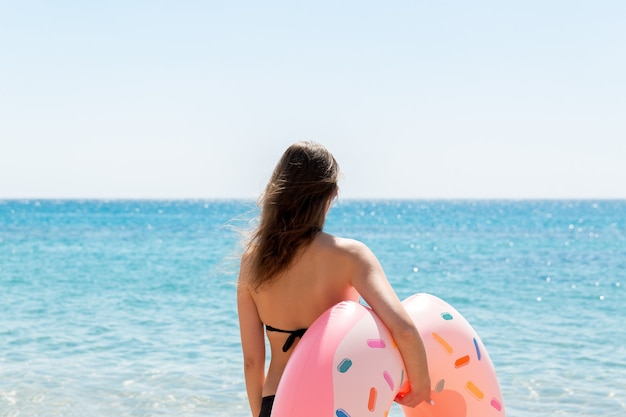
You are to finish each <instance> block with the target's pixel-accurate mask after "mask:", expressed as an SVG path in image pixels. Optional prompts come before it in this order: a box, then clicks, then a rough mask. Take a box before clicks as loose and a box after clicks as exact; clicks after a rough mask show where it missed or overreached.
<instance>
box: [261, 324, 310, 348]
mask: <svg viewBox="0 0 626 417" xmlns="http://www.w3.org/2000/svg"><path fill="white" fill-rule="evenodd" d="M265 329H266V330H267V331H268V332H278V333H289V337H288V338H287V340H286V341H285V344H284V345H283V352H287V351H288V350H289V349H290V348H291V346H293V344H294V342H295V341H296V337H300V338H302V336H304V332H306V330H307V329H298V330H282V329H277V328H276V327H272V326H269V325H267V324H266V325H265Z"/></svg>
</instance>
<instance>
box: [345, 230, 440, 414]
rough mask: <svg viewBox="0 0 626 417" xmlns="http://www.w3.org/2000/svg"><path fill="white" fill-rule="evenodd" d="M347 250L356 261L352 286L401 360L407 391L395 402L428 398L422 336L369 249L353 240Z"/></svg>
mask: <svg viewBox="0 0 626 417" xmlns="http://www.w3.org/2000/svg"><path fill="white" fill-rule="evenodd" d="M350 252H351V253H352V255H353V256H355V260H356V262H355V266H354V268H355V271H354V273H353V274H352V277H353V278H352V285H353V286H354V287H355V288H356V289H357V291H358V292H359V293H360V294H361V296H362V297H363V299H364V300H365V302H366V303H367V304H369V306H370V307H371V308H372V309H373V310H374V312H375V313H376V315H378V317H380V319H381V320H382V321H383V323H384V324H385V326H387V328H388V329H389V331H390V332H391V335H392V337H393V339H394V340H395V342H396V345H397V346H398V350H399V351H400V355H402V359H403V361H404V366H405V368H406V372H407V377H408V379H409V382H410V384H411V390H410V391H409V392H408V393H406V395H404V396H403V397H401V398H398V399H397V401H398V402H399V403H400V404H402V405H405V406H408V407H415V406H417V405H418V404H419V403H420V402H422V401H426V400H429V399H430V376H429V374H428V363H427V360H426V351H425V349H424V343H423V342H422V338H421V337H420V335H419V333H418V331H417V329H416V328H415V324H414V323H413V320H412V319H411V317H410V316H409V315H408V313H407V312H406V310H405V309H404V306H403V305H402V303H401V302H400V300H399V299H398V296H397V295H396V293H395V291H394V290H393V288H392V287H391V285H390V284H389V281H388V280H387V277H386V276H385V273H384V272H383V269H382V266H381V265H380V263H379V262H378V259H376V256H375V255H374V254H373V253H372V251H371V250H370V249H369V248H368V247H367V246H365V245H364V244H362V243H360V242H356V241H354V243H353V246H352V248H351V249H350Z"/></svg>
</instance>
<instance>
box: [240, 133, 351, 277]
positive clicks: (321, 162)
mask: <svg viewBox="0 0 626 417" xmlns="http://www.w3.org/2000/svg"><path fill="white" fill-rule="evenodd" d="M338 177H339V166H338V165H337V161H335V158H334V157H333V155H332V154H331V153H330V152H329V151H328V150H327V149H326V148H325V147H323V146H322V145H319V144H317V143H313V142H297V143H294V144H293V145H291V146H290V147H289V148H287V150H286V151H285V153H284V154H283V156H282V158H281V159H280V161H279V162H278V164H277V165H276V168H275V169H274V173H273V174H272V177H271V178H270V180H269V182H268V184H267V187H266V188H265V193H264V194H263V195H262V196H261V200H260V205H261V216H260V219H259V225H258V227H257V229H256V231H255V232H254V234H253V235H252V239H251V240H250V242H249V243H248V249H249V250H250V251H251V254H252V263H251V266H252V272H253V274H252V276H251V282H250V283H249V284H251V286H252V287H253V288H255V289H259V288H260V287H261V286H263V285H265V284H268V283H270V282H271V281H272V280H273V279H274V278H276V276H277V275H278V274H279V273H281V272H283V271H284V270H285V269H286V268H287V267H288V266H289V264H290V263H291V261H292V260H293V259H294V257H295V256H296V254H297V253H298V250H299V249H301V248H302V247H304V246H306V245H308V244H309V243H310V242H311V241H312V240H313V238H314V237H315V235H316V234H317V233H318V232H320V231H321V230H322V228H323V226H324V221H325V218H326V211H327V210H328V204H329V203H330V200H331V199H332V198H333V196H334V195H336V193H337V180H338Z"/></svg>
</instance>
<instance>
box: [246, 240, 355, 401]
mask: <svg viewBox="0 0 626 417" xmlns="http://www.w3.org/2000/svg"><path fill="white" fill-rule="evenodd" d="M353 244H354V243H353V241H351V240H349V239H339V238H336V237H334V236H331V235H329V234H326V233H319V234H318V235H317V236H316V237H315V239H314V240H313V241H312V242H311V244H310V245H307V246H306V247H304V248H302V249H301V253H299V254H298V255H297V256H296V258H294V260H293V261H292V263H291V265H290V266H289V268H288V269H287V270H285V271H284V272H283V273H281V274H280V276H278V277H277V278H276V279H275V280H273V281H272V283H271V284H270V285H268V286H267V287H266V288H261V289H259V290H258V291H251V294H252V298H253V299H254V303H255V304H256V307H257V311H258V314H259V317H260V319H261V321H262V322H263V323H265V325H267V326H271V327H273V328H277V329H282V330H290V331H291V330H297V329H303V328H308V327H309V326H310V325H311V324H312V323H313V322H314V321H315V319H316V318H317V317H319V316H320V315H321V314H322V313H324V311H326V310H327V309H328V308H330V307H332V306H333V305H335V304H337V303H339V302H341V301H345V300H353V301H358V300H359V294H358V292H357V291H356V289H354V287H353V286H352V284H351V278H350V277H351V273H352V268H353V259H352V257H351V252H352V251H351V246H352V245H353ZM267 337H268V339H269V341H270V347H271V358H272V361H271V363H270V368H269V370H268V374H267V377H266V381H265V387H264V389H263V395H272V394H274V393H275V392H276V389H277V387H278V382H279V380H280V376H281V375H282V372H283V370H284V368H285V366H286V364H287V360H288V359H289V356H290V355H291V352H292V351H293V347H290V348H289V349H288V350H287V352H283V346H284V344H285V341H286V340H287V338H288V337H289V334H286V333H282V332H276V331H268V332H267ZM296 343H297V341H296ZM296 343H294V345H293V346H295V344H296Z"/></svg>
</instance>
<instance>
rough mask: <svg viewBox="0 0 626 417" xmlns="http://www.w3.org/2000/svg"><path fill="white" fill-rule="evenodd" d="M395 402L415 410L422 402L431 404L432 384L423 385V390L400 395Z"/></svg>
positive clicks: (412, 390)
mask: <svg viewBox="0 0 626 417" xmlns="http://www.w3.org/2000/svg"><path fill="white" fill-rule="evenodd" d="M395 401H396V402H397V403H398V404H400V405H403V406H405V407H410V408H415V407H417V406H418V405H419V404H420V403H421V402H423V401H428V402H430V382H427V384H422V388H421V389H412V388H411V389H410V390H409V391H408V392H403V393H400V394H398V395H397V396H396V398H395Z"/></svg>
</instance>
